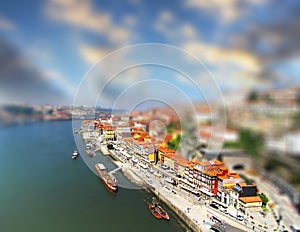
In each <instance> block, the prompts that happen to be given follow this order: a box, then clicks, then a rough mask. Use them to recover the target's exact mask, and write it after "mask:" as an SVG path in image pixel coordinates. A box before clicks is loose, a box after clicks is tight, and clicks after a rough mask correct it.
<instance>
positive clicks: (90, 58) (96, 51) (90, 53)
mask: <svg viewBox="0 0 300 232" xmlns="http://www.w3.org/2000/svg"><path fill="white" fill-rule="evenodd" d="M79 52H80V55H81V57H82V58H83V59H84V61H85V62H86V63H87V64H90V65H92V64H94V63H96V62H97V61H98V60H100V59H101V58H103V57H104V56H105V55H107V54H108V52H109V51H108V50H107V49H104V48H100V47H95V46H90V45H80V46H79Z"/></svg>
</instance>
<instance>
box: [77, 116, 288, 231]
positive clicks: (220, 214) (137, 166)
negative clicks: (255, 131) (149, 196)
mask: <svg viewBox="0 0 300 232" xmlns="http://www.w3.org/2000/svg"><path fill="white" fill-rule="evenodd" d="M91 123H93V122H83V123H82V128H81V131H82V132H83V131H85V129H84V128H88V127H89V125H92V124H91ZM89 133H90V132H89ZM95 133H98V138H97V139H96V140H95V142H96V143H99V144H98V146H101V147H103V148H104V147H106V145H107V141H105V134H104V133H103V134H102V135H99V132H98V130H97V129H96V130H95ZM100 141H102V142H101V143H100ZM112 143H113V144H114V147H115V149H113V150H110V154H111V155H112V156H113V157H117V160H120V161H121V162H122V165H123V167H122V171H126V170H130V171H132V172H135V174H136V175H137V176H139V177H140V179H141V180H143V181H144V182H147V185H148V186H149V188H150V190H154V189H155V192H154V193H155V194H159V195H160V196H164V197H165V201H166V202H167V204H168V205H169V206H170V207H171V208H172V209H173V210H174V211H175V212H177V213H178V215H182V216H181V217H182V218H183V219H184V220H188V223H192V224H193V225H194V226H196V227H197V228H201V229H199V230H200V231H208V229H207V228H206V226H205V225H208V224H210V225H211V224H212V223H213V221H215V219H214V218H218V220H219V221H221V222H222V223H225V222H226V223H229V224H230V225H229V224H226V223H225V224H224V225H225V227H226V228H227V229H229V228H231V229H232V230H231V229H229V231H240V230H238V229H237V228H240V229H241V230H242V231H250V230H251V231H253V230H254V231H269V229H270V230H272V231H273V230H274V231H276V230H277V229H278V228H279V227H278V224H277V223H276V220H275V219H274V217H273V216H272V215H271V214H268V215H267V216H268V217H267V219H266V218H263V216H262V214H261V213H256V212H262V210H261V209H260V210H259V211H257V209H255V210H252V209H251V205H249V206H250V207H249V211H247V213H245V214H242V212H241V211H240V210H239V208H238V205H237V206H236V208H235V207H234V206H233V205H232V202H231V201H229V206H228V207H227V208H226V209H225V208H224V206H225V207H226V205H224V203H222V202H220V201H218V199H217V198H216V197H214V196H209V195H207V194H205V193H203V192H201V191H200V190H199V188H198V187H197V186H196V185H195V184H193V182H190V180H189V179H188V175H187V173H186V171H187V170H186V169H185V170H184V171H183V173H184V174H183V175H184V176H179V175H178V173H175V171H174V170H171V169H170V167H168V166H166V165H164V164H162V163H161V161H159V160H158V161H157V163H155V162H149V160H146V159H144V158H142V156H141V155H139V154H136V153H132V152H130V151H128V150H127V146H126V143H124V142H122V141H113V142H112ZM95 145H96V146H97V144H95ZM175 153H176V152H174V154H175ZM125 154H126V155H125ZM98 155H99V154H98ZM156 157H158V155H157V156H156ZM118 158H119V159H118ZM134 160H135V162H134ZM212 163H213V162H207V161H206V162H205V164H206V165H204V167H203V169H207V171H208V172H210V169H209V168H208V167H209V165H208V164H210V166H211V165H212ZM181 165H182V166H184V165H188V166H189V171H190V170H193V167H194V165H195V161H187V160H186V161H185V162H183V163H182V164H181ZM212 166H215V167H222V166H223V168H219V169H220V170H223V171H224V170H226V168H225V167H224V165H223V163H222V162H220V161H216V162H215V165H212ZM123 168H124V170H123ZM219 169H218V170H219ZM150 170H152V172H150ZM153 171H154V172H153ZM204 172H205V171H204ZM228 173H231V172H228ZM228 176H229V177H230V175H228ZM190 178H191V177H190ZM225 179H226V178H225ZM231 179H232V178H231ZM237 179H238V178H237ZM170 180H171V181H170ZM174 180H176V183H177V184H176V185H174ZM215 183H216V181H215ZM225 184H226V183H225ZM231 185H232V184H231ZM228 187H229V188H227V189H230V186H228ZM173 195H174V197H173V198H174V199H173V198H172V201H171V202H170V201H168V199H169V200H170V199H171V198H170V197H171V196H173ZM176 199H177V200H176ZM184 199H185V200H184ZM238 199H239V197H238ZM188 202H189V203H188ZM238 202H239V201H238ZM188 205H190V206H191V207H188V208H187V209H186V208H185V207H187V206H188ZM215 208H218V209H215ZM186 210H187V211H186ZM191 212H193V213H192V214H191ZM204 212H206V213H205V214H204ZM252 215H255V216H254V217H253V216H252ZM270 215H271V216H270ZM187 218H188V219H187ZM266 220H267V221H266ZM202 222H203V223H202ZM265 222H267V224H265ZM230 226H231V227H230ZM232 226H234V227H235V228H232ZM283 226H285V225H281V228H283ZM285 227H286V226H285ZM199 230H198V229H196V230H195V231H199Z"/></svg>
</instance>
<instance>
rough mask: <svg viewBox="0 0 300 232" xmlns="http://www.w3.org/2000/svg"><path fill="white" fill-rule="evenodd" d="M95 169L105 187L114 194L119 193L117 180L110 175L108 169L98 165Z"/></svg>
mask: <svg viewBox="0 0 300 232" xmlns="http://www.w3.org/2000/svg"><path fill="white" fill-rule="evenodd" d="M95 168H96V171H97V173H98V175H99V177H100V179H101V180H102V181H103V183H104V185H105V187H106V188H107V189H108V190H110V191H112V192H117V190H118V186H117V182H116V179H115V178H114V177H113V176H112V175H111V174H110V173H108V171H107V170H106V167H105V166H104V165H103V164H100V163H97V164H95Z"/></svg>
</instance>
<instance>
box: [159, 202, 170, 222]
mask: <svg viewBox="0 0 300 232" xmlns="http://www.w3.org/2000/svg"><path fill="white" fill-rule="evenodd" d="M157 211H158V213H159V214H160V216H161V217H162V218H164V219H166V220H170V217H169V215H168V214H167V212H166V211H165V210H164V209H163V208H162V207H161V206H160V205H158V206H157Z"/></svg>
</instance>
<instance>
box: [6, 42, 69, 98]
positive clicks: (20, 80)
mask: <svg viewBox="0 0 300 232" xmlns="http://www.w3.org/2000/svg"><path fill="white" fill-rule="evenodd" d="M0 51H1V52H0V96H1V97H0V99H1V103H9V102H31V103H49V102H51V103H58V104H62V103H66V102H67V101H69V100H70V99H69V98H68V96H67V94H66V93H65V92H64V91H63V88H61V86H60V88H59V87H58V86H59V85H60V83H58V82H54V83H53V82H52V81H53V80H50V79H49V77H50V75H49V74H48V75H47V74H45V73H43V72H42V71H41V70H40V69H38V68H37V67H36V66H35V65H33V64H32V63H31V62H30V61H29V60H28V59H26V58H25V57H24V56H23V55H22V54H20V53H19V51H18V50H17V49H16V48H14V47H13V46H12V45H11V44H10V43H8V42H7V41H5V40H3V39H1V40H0ZM56 81H58V79H56Z"/></svg>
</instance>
